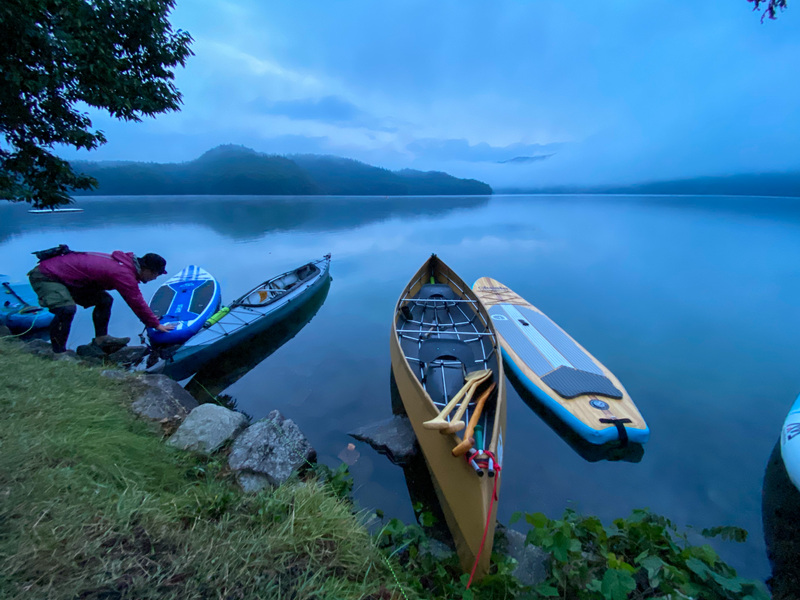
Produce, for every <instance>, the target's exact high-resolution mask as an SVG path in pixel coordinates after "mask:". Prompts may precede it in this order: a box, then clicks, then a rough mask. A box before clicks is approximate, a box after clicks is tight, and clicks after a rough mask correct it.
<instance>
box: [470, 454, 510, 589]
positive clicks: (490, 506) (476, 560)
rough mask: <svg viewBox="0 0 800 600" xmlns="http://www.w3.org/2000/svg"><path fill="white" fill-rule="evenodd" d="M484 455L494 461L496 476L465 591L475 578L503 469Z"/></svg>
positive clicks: (493, 457)
mask: <svg viewBox="0 0 800 600" xmlns="http://www.w3.org/2000/svg"><path fill="white" fill-rule="evenodd" d="M484 454H486V456H488V457H489V458H491V459H492V460H493V461H494V463H495V471H497V474H496V475H495V477H494V487H493V489H492V497H491V499H490V500H489V514H488V515H486V525H485V526H484V528H483V538H482V539H481V545H480V548H478V555H477V556H476V557H475V564H474V565H472V572H471V573H470V574H469V581H467V589H469V586H470V585H471V584H472V578H473V577H474V576H475V569H477V568H478V561H479V560H480V559H481V552H483V545H484V544H485V543H486V534H487V533H488V532H489V523H490V520H491V518H492V507H493V506H494V501H495V500H497V480H498V479H500V471H502V470H503V468H502V467H501V466H500V463H498V462H497V459H496V458H495V456H494V454H492V453H491V452H484ZM467 460H469V459H467Z"/></svg>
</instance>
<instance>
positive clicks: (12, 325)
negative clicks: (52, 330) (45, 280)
mask: <svg viewBox="0 0 800 600" xmlns="http://www.w3.org/2000/svg"><path fill="white" fill-rule="evenodd" d="M52 320H53V313H51V312H50V311H49V310H47V309H46V308H42V307H41V306H39V300H38V299H37V298H36V294H35V293H34V291H33V288H31V286H30V285H29V284H27V283H11V282H10V281H8V279H7V278H6V277H5V275H0V325H5V326H6V327H8V328H9V329H10V330H11V333H13V334H15V335H22V334H24V333H29V332H34V331H39V330H41V329H46V328H47V327H49V326H50V323H51V322H52Z"/></svg>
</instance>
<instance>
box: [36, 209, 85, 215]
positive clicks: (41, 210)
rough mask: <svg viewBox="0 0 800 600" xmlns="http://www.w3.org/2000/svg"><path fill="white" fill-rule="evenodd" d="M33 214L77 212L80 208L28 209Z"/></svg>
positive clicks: (80, 210) (81, 210)
mask: <svg viewBox="0 0 800 600" xmlns="http://www.w3.org/2000/svg"><path fill="white" fill-rule="evenodd" d="M28 212H29V213H31V214H34V215H54V214H56V213H79V212H83V209H82V208H32V209H30V210H29V211H28Z"/></svg>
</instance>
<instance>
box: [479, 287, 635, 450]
mask: <svg viewBox="0 0 800 600" xmlns="http://www.w3.org/2000/svg"><path fill="white" fill-rule="evenodd" d="M472 289H473V290H474V291H475V294H476V295H477V296H478V298H480V300H481V302H483V304H484V306H486V308H487V310H488V311H489V315H490V316H491V318H492V323H493V324H494V326H495V329H496V330H497V334H498V335H499V337H500V345H501V348H502V352H503V359H504V360H505V364H506V365H507V367H508V370H509V371H512V372H513V373H514V375H516V377H517V378H518V379H519V380H520V381H521V382H522V384H523V386H524V387H525V388H526V389H527V390H528V391H530V393H531V394H532V395H533V396H534V397H535V398H536V399H537V400H538V401H539V402H541V403H543V404H544V405H545V406H546V407H547V408H549V409H550V410H551V411H553V413H555V415H556V416H557V417H559V418H560V419H561V420H562V421H564V423H565V424H566V425H568V426H569V427H570V428H571V429H572V430H574V431H575V433H577V434H578V435H579V436H581V437H582V438H583V439H585V440H586V441H588V442H590V443H592V444H605V443H606V442H613V441H615V440H619V441H620V442H622V443H623V444H626V443H627V442H628V441H631V442H636V443H639V444H643V443H644V442H646V441H647V440H648V439H649V437H650V429H649V428H648V427H647V425H646V424H645V421H644V419H643V418H642V415H641V414H639V410H638V409H637V408H636V405H635V404H634V403H633V400H631V397H630V396H629V395H628V392H626V391H625V388H624V387H622V384H621V383H620V382H619V380H618V379H617V378H616V377H615V376H614V375H613V374H612V373H611V371H609V370H608V369H607V368H606V367H605V366H603V365H602V364H601V363H600V361H598V360H597V359H596V358H595V357H594V356H592V355H591V354H589V352H587V351H586V349H585V348H583V347H582V346H581V345H579V344H578V343H577V342H576V341H575V340H574V339H572V337H570V335H569V334H568V333H567V332H566V331H564V330H563V329H561V328H560V327H559V326H558V325H556V324H555V323H554V322H553V321H551V320H550V319H549V318H548V317H547V315H545V314H544V313H543V312H542V311H540V310H539V309H538V308H536V307H535V306H533V305H532V304H531V303H530V302H528V301H527V300H525V299H524V298H522V297H521V296H519V295H518V294H516V293H515V292H513V291H512V290H511V289H509V288H508V287H506V286H505V285H503V284H502V283H500V282H499V281H497V280H495V279H491V278H489V277H481V278H480V279H478V281H476V282H475V285H473V286H472Z"/></svg>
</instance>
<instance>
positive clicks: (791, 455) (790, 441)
mask: <svg viewBox="0 0 800 600" xmlns="http://www.w3.org/2000/svg"><path fill="white" fill-rule="evenodd" d="M781 457H782V458H783V464H784V466H785V467H786V473H788V475H789V479H791V480H792V483H793V484H794V486H795V487H796V488H797V489H798V490H800V396H798V397H797V398H796V399H795V401H794V404H793V405H792V408H791V409H790V410H789V414H788V415H786V420H785V421H784V422H783V429H782V430H781Z"/></svg>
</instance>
